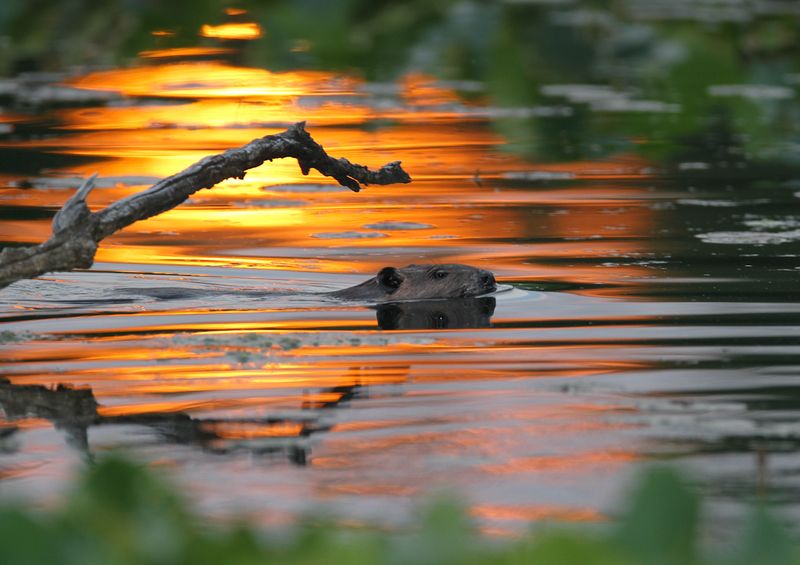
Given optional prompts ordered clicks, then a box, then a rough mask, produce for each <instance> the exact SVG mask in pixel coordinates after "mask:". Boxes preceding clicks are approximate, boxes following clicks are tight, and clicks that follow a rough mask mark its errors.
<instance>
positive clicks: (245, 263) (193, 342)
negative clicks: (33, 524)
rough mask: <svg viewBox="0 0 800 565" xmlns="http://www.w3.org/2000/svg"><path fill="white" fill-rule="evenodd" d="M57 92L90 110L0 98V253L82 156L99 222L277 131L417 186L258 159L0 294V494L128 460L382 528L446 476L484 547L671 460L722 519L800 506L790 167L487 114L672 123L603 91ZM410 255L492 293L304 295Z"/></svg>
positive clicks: (799, 306)
mask: <svg viewBox="0 0 800 565" xmlns="http://www.w3.org/2000/svg"><path fill="white" fill-rule="evenodd" d="M63 84H66V85H68V86H69V87H71V88H78V89H81V90H80V92H84V93H89V94H90V95H91V97H93V98H92V100H91V101H90V102H86V101H85V100H83V101H82V102H81V103H79V104H77V103H68V104H57V105H49V106H45V107H44V109H41V108H40V109H37V110H30V109H29V110H24V109H22V110H15V111H14V112H13V113H12V112H10V111H9V112H7V113H5V114H1V115H0V122H2V125H7V129H6V130H4V131H5V133H4V134H3V135H2V136H1V137H0V219H1V221H0V241H1V242H2V244H3V245H22V244H31V243H36V242H40V241H43V240H44V239H46V238H47V236H48V234H49V231H50V221H51V218H52V216H53V214H54V213H55V211H56V210H57V209H58V208H59V207H60V206H61V204H63V202H64V201H65V200H66V199H67V198H68V197H69V195H70V194H71V193H72V191H73V190H74V189H75V188H76V187H77V186H78V185H79V184H80V182H81V179H82V178H83V177H85V176H88V175H90V174H92V173H94V172H98V173H99V179H98V188H97V189H95V190H94V191H93V192H92V194H91V196H90V205H91V207H92V209H94V210H97V209H100V208H102V207H104V206H106V205H108V204H110V203H111V202H113V201H115V200H117V199H120V198H123V197H125V196H127V195H130V194H133V193H135V192H137V191H139V190H142V189H145V188H147V187H149V186H150V185H151V184H152V183H153V182H155V181H156V180H157V179H159V178H162V177H164V176H167V175H170V174H173V173H175V172H177V171H180V170H181V169H183V168H184V167H186V166H188V165H190V164H191V163H193V162H195V161H196V160H198V159H200V158H202V157H203V156H205V155H208V154H212V153H215V152H220V151H223V150H225V149H227V148H230V147H235V146H239V145H242V144H244V143H246V142H248V141H250V140H251V139H253V138H256V137H259V136H263V135H267V134H271V133H275V132H278V131H282V130H283V129H285V127H286V126H287V125H289V124H291V123H293V122H295V121H299V120H307V122H308V126H307V127H308V130H309V131H310V132H311V133H312V135H313V136H314V137H315V138H316V140H317V141H318V142H320V143H321V144H323V145H324V146H325V148H326V149H327V150H328V151H329V152H330V153H331V154H332V155H334V156H337V157H339V156H343V157H347V158H348V159H350V160H351V161H354V162H358V163H362V164H368V165H370V166H373V167H377V166H380V165H381V164H383V163H385V162H388V161H392V160H396V159H400V160H402V161H403V166H404V167H405V168H406V170H408V171H409V172H410V174H411V175H412V177H413V178H414V182H413V183H412V184H410V185H401V186H387V187H369V188H368V189H367V190H365V191H363V192H361V193H358V194H356V193H352V192H350V191H348V190H346V189H344V188H341V187H337V186H336V185H335V183H333V182H332V181H331V180H330V179H326V178H323V177H321V176H319V175H317V174H314V173H312V175H310V176H308V177H304V176H302V175H301V173H300V171H299V170H298V167H297V164H296V163H295V162H294V161H292V160H281V161H275V162H271V163H267V164H265V165H264V166H262V167H259V168H258V169H255V170H252V171H250V172H249V173H248V174H247V176H246V177H245V178H244V179H241V180H229V181H226V182H224V183H221V184H220V185H218V186H216V187H214V188H213V189H212V190H204V191H202V192H199V193H197V194H195V195H194V196H193V197H192V198H191V199H190V201H188V202H186V203H185V204H183V205H182V206H180V207H178V208H176V209H174V210H172V211H170V212H167V213H165V214H162V215H160V216H158V217H156V218H152V219H149V220H147V221H143V222H139V223H137V224H135V225H133V226H131V227H129V228H127V229H125V230H124V231H122V232H121V233H118V234H116V235H114V236H112V237H110V238H109V239H107V240H105V241H103V242H102V244H101V246H100V248H99V251H98V255H97V262H96V264H95V265H94V267H93V268H92V269H91V270H89V271H84V272H73V273H54V274H50V275H47V276H44V277H41V278H39V279H37V280H32V281H22V282H19V283H16V284H14V285H12V286H11V287H9V288H6V289H4V290H2V291H0V322H2V334H0V337H1V338H2V343H0V359H2V366H0V424H1V425H2V427H0V432H2V434H3V437H2V439H1V440H0V478H1V480H0V495H2V496H5V497H16V496H23V495H24V496H30V497H33V498H34V499H35V500H36V501H37V502H38V503H41V504H47V503H49V502H52V500H53V499H55V498H57V497H58V496H59V494H60V493H61V491H62V488H63V486H64V484H65V482H66V481H67V479H68V477H69V476H71V473H72V471H73V470H74V469H75V468H76V467H79V466H81V465H83V464H84V463H85V462H86V461H91V460H93V459H94V458H95V457H96V456H98V455H100V454H102V453H105V452H108V451H110V450H115V449H124V450H125V451H126V452H128V453H131V454H133V455H134V456H135V457H136V458H138V459H140V460H143V461H147V462H150V463H152V464H153V465H154V466H158V467H164V468H168V469H169V470H170V471H171V472H172V473H173V474H174V475H175V477H176V478H177V480H178V481H179V482H180V483H181V484H182V485H183V486H185V487H186V488H187V489H188V491H189V492H190V493H191V496H192V498H193V499H194V500H195V502H196V504H197V505H198V506H199V507H200V508H202V509H203V511H205V512H206V513H208V514H209V515H212V516H230V515H239V514H243V513H244V514H248V515H251V516H253V517H255V518H256V519H258V520H259V521H260V522H262V523H264V524H287V523H291V522H292V521H293V520H295V519H296V518H297V517H298V516H299V515H300V514H302V513H303V512H306V511H308V510H309V509H311V508H324V509H327V510H328V511H330V512H331V513H332V514H333V515H334V516H336V517H337V518H338V519H340V520H342V521H343V522H346V523H350V524H376V523H377V524H382V525H387V526H394V525H398V524H403V523H405V522H406V521H407V520H408V519H409V516H410V515H411V514H410V511H411V509H413V508H414V506H415V505H416V504H417V501H418V500H419V497H420V496H421V495H424V494H427V493H430V492H436V491H439V490H442V489H452V490H455V491H457V492H458V493H459V494H460V495H461V496H463V497H464V498H465V500H466V501H467V502H468V504H469V505H470V508H471V512H472V514H473V515H474V517H475V518H476V519H477V520H478V522H479V524H480V525H481V527H482V528H483V529H484V530H485V531H487V532H491V533H500V534H506V533H510V532H519V531H521V530H523V529H524V528H526V527H527V525H528V524H529V523H530V521H536V520H544V519H557V520H567V521H597V520H602V519H604V518H605V517H606V516H609V515H613V513H614V512H615V509H616V507H617V506H616V502H617V500H618V498H619V496H620V494H621V492H622V490H623V489H624V487H625V485H626V483H627V481H628V478H629V477H630V475H631V474H632V473H635V472H636V471H637V470H638V469H639V468H640V467H641V466H642V465H645V464H647V462H648V461H651V460H652V459H654V458H655V459H660V458H668V459H673V460H678V461H680V462H681V464H683V465H684V466H686V467H688V468H690V469H691V471H692V472H693V475H692V476H693V477H694V479H695V480H696V482H697V484H698V485H700V487H701V488H702V489H703V490H704V491H705V492H706V493H708V494H709V495H710V498H711V500H712V502H713V503H714V508H715V511H716V512H718V513H719V514H720V515H722V516H734V517H735V516H737V515H739V513H740V512H741V504H742V503H743V502H744V501H748V500H752V499H754V498H756V497H757V496H766V497H768V498H769V499H772V500H775V501H778V502H781V503H782V504H783V506H784V507H785V510H786V512H788V513H791V514H797V513H798V510H800V507H798V506H797V504H796V500H797V499H796V496H795V492H796V489H797V488H798V486H800V485H799V484H798V476H800V474H799V473H800V460H799V459H798V457H797V456H796V450H797V444H798V438H800V427H798V424H797V420H798V415H800V395H799V394H798V390H800V389H798V388H797V382H796V381H797V376H798V367H800V361H798V359H800V358H799V357H798V353H800V337H799V336H800V333H798V328H799V327H800V301H798V298H800V297H799V296H798V290H797V284H796V281H797V275H798V269H799V268H800V263H799V262H798V253H800V243H798V242H799V241H800V219H798V218H800V215H798V212H800V209H799V208H800V207H798V195H800V193H798V190H800V184H798V180H797V179H798V177H797V176H795V175H794V173H793V172H792V170H791V169H773V170H770V171H766V170H764V169H763V168H760V167H759V166H758V165H757V164H754V162H753V161H751V160H748V159H745V158H741V159H738V158H734V157H731V155H734V156H735V155H736V152H735V151H730V149H731V148H732V147H733V148H735V144H733V142H730V143H729V141H730V140H727V141H726V140H724V139H718V140H717V146H716V147H715V149H716V150H718V151H715V152H712V151H710V150H709V149H708V147H707V146H700V147H697V146H693V145H692V144H691V143H690V142H687V143H686V146H685V147H684V149H685V153H686V158H683V159H679V160H665V159H658V158H655V157H652V158H650V157H648V156H647V155H646V152H642V151H638V150H637V146H638V145H641V144H645V143H646V144H649V145H650V146H652V147H658V146H659V144H668V143H673V140H672V138H669V137H667V135H666V133H665V132H661V133H663V135H664V137H659V135H661V133H660V131H659V130H657V129H655V130H653V132H652V135H651V137H649V138H647V139H641V138H637V139H627V140H625V143H620V144H619V147H618V149H615V150H612V151H604V152H603V154H602V155H599V156H597V157H596V158H593V157H591V156H587V157H585V158H583V157H582V158H580V159H575V158H573V159H564V160H558V159H549V158H546V157H537V156H535V155H534V156H531V155H527V156H525V157H523V156H521V153H520V152H519V151H517V152H514V151H511V150H510V149H513V148H514V147H515V146H516V145H519V144H525V143H528V142H530V141H531V140H529V139H526V138H525V137H524V136H522V137H520V136H519V135H518V136H517V137H514V136H511V137H509V136H508V135H501V132H502V130H503V127H499V126H498V124H501V125H502V123H504V120H512V121H513V120H534V121H535V123H537V124H539V126H540V127H541V128H543V129H545V130H549V131H553V132H557V131H559V130H563V131H568V130H569V128H570V127H571V126H570V124H571V123H572V120H573V119H574V117H575V116H576V115H577V114H579V113H582V112H586V111H590V112H593V113H594V115H595V116H599V118H598V119H600V120H607V121H609V122H611V123H613V121H614V120H615V119H623V118H618V116H623V117H624V116H627V117H629V116H630V115H631V114H636V115H641V114H644V115H656V114H660V113H679V112H681V111H682V108H681V107H680V106H675V105H674V104H672V103H671V102H666V101H659V100H638V101H637V99H636V97H635V96H632V95H630V94H629V93H622V92H619V91H618V90H615V89H613V88H611V87H598V86H597V85H594V86H592V85H575V84H543V85H541V86H540V93H541V104H537V105H530V106H524V107H503V108H497V107H493V106H491V104H490V103H489V102H488V101H487V100H485V99H483V98H481V97H477V98H476V97H475V96H466V95H465V93H464V92H463V89H464V88H465V87H470V88H472V87H474V85H469V84H466V85H465V84H459V83H444V82H437V81H435V80H434V79H432V78H430V77H426V76H422V75H410V76H408V77H406V78H405V79H404V80H402V81H400V82H396V83H369V82H365V81H363V80H362V79H358V78H355V77H354V76H349V75H337V74H332V73H327V72H321V71H314V72H312V71H297V72H282V73H274V72H269V71H266V70H263V69H256V68H248V67H243V66H241V65H238V64H236V63H234V62H233V61H232V60H231V59H230V58H229V57H227V56H226V54H225V52H224V50H223V51H222V52H221V54H220V52H216V51H213V50H200V51H191V52H188V54H187V52H186V51H177V52H171V51H152V52H148V53H146V54H143V57H142V58H141V59H140V60H139V61H137V62H136V63H135V64H134V65H133V66H132V67H130V68H119V69H110V70H103V71H96V72H88V73H83V74H79V75H71V76H70V77H69V78H67V79H64V81H63ZM747 92H749V91H747ZM747 92H745V94H747ZM716 94H717V95H719V96H738V95H741V92H739V93H737V92H733V93H731V90H730V88H728V89H727V90H725V89H723V90H720V91H718V92H717V93H716ZM587 143H588V142H587ZM760 149H764V150H768V149H770V147H768V146H764V147H761V148H760ZM433 262H458V263H467V264H471V265H474V266H477V267H481V268H484V269H489V270H491V271H493V272H494V273H495V274H496V276H497V278H498V280H499V281H500V283H502V285H503V288H502V291H501V292H497V293H495V294H494V295H493V296H490V297H485V298H481V299H475V300H466V301H460V302H458V301H456V302H455V303H453V302H449V301H432V302H427V303H424V304H414V303H408V304H401V305H396V306H393V307H390V308H386V307H384V308H376V307H374V306H371V305H368V304H358V303H346V302H341V301H336V300H334V299H331V298H329V297H326V296H324V295H321V294H320V293H323V292H326V291H331V290H335V289H339V288H343V287H346V286H349V285H352V284H356V283H358V282H360V281H362V280H364V279H365V278H367V277H369V276H372V275H373V274H374V273H375V272H376V271H377V270H378V269H379V268H381V267H383V266H386V265H396V266H401V265H405V264H410V263H433Z"/></svg>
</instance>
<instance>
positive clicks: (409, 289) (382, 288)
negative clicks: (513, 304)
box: [328, 263, 497, 302]
mask: <svg viewBox="0 0 800 565" xmlns="http://www.w3.org/2000/svg"><path fill="white" fill-rule="evenodd" d="M495 290H497V284H496V283H495V280H494V275H493V274H492V273H490V272H489V271H484V270H483V269H478V268H477V267H470V266H469V265H459V264H456V263H450V264H442V265H408V266H406V267H401V268H395V267H384V268H383V269H381V270H380V271H379V272H378V274H377V275H376V276H374V277H372V278H371V279H369V280H368V281H365V282H363V283H361V284H358V285H356V286H352V287H350V288H345V289H344V290H337V291H335V292H330V293H328V294H329V296H333V297H335V298H341V299H344V300H363V301H370V302H394V301H398V300H424V299H433V298H467V297H471V296H480V295H482V294H488V293H490V292H494V291H495Z"/></svg>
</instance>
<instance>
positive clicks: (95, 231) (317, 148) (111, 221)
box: [0, 122, 411, 288]
mask: <svg viewBox="0 0 800 565" xmlns="http://www.w3.org/2000/svg"><path fill="white" fill-rule="evenodd" d="M283 157H293V158H295V159H297V162H298V164H299V165H300V170H301V171H302V173H303V174H304V175H307V174H308V173H309V171H310V170H311V169H316V170H318V171H319V172H320V173H322V174H323V175H325V176H328V177H332V178H334V179H335V180H336V181H337V182H339V184H341V185H342V186H345V187H347V188H349V189H350V190H352V191H354V192H358V191H359V190H361V185H362V184H363V185H369V184H381V185H385V184H395V183H408V182H411V177H409V176H408V174H407V173H406V172H405V171H404V170H403V168H402V167H401V166H400V161H393V162H391V163H388V164H386V165H384V166H383V167H381V168H380V169H378V170H377V171H373V170H370V169H368V168H367V167H365V166H363V165H357V164H355V163H351V162H350V161H348V160H347V159H345V158H340V159H335V158H333V157H331V156H329V155H328V154H327V153H326V152H325V149H323V147H322V146H321V145H320V144H319V143H317V142H316V141H314V139H313V138H312V137H311V135H309V134H308V132H306V130H305V122H299V123H296V124H294V125H292V126H291V127H289V128H288V129H287V130H286V131H284V132H281V133H278V134H275V135H267V136H264V137H260V138H258V139H254V140H253V141H251V142H250V143H248V144H246V145H244V146H242V147H237V148H235V149H229V150H227V151H225V152H224V153H220V154H218V155H210V156H208V157H205V158H203V159H201V160H200V161H198V162H197V163H195V164H194V165H191V166H190V167H188V168H187V169H185V170H183V171H181V172H180V173H177V174H175V175H172V176H171V177H167V178H165V179H162V180H161V181H159V182H158V183H156V184H155V185H153V186H152V187H150V188H148V189H147V190H145V191H142V192H139V193H137V194H134V195H131V196H129V197H127V198H123V199H122V200H119V201H117V202H114V203H113V204H111V205H110V206H108V207H107V208H104V209H103V210H99V211H97V212H90V211H89V208H88V206H87V205H86V197H87V195H88V193H89V191H90V190H91V189H92V187H93V186H94V178H95V177H91V178H89V179H88V180H87V181H86V182H84V184H83V185H82V186H81V187H80V188H79V189H78V191H77V192H76V193H75V194H74V195H73V196H72V198H70V199H69V200H68V201H67V203H66V204H64V207H63V208H62V209H61V210H59V212H58V213H57V214H56V216H55V218H53V234H52V235H51V236H50V238H49V239H48V240H47V241H45V242H44V243H42V244H40V245H35V246H29V247H17V248H6V249H4V250H3V251H2V253H0V288H3V287H5V286H8V285H9V284H11V283H12V282H14V281H18V280H21V279H29V278H34V277H37V276H39V275H42V274H44V273H48V272H52V271H71V270H73V269H88V268H89V267H91V266H92V263H93V262H94V256H95V252H96V251H97V244H98V242H100V240H102V239H104V238H106V237H108V236H110V235H111V234H113V233H115V232H117V231H119V230H121V229H123V228H124V227H126V226H129V225H131V224H132V223H134V222H137V221H139V220H144V219H146V218H150V217H151V216H156V215H158V214H161V213H162V212H166V211H167V210H171V209H172V208H174V207H175V206H177V205H179V204H181V203H182V202H184V201H185V200H186V199H187V198H189V196H191V195H192V194H194V193H195V192H197V191H198V190H201V189H204V188H211V187H213V186H214V185H216V184H218V183H220V182H222V181H223V180H225V179H229V178H244V176H245V173H246V171H247V170H248V169H252V168H254V167H258V166H259V165H261V164H262V163H264V161H272V160H273V159H280V158H283Z"/></svg>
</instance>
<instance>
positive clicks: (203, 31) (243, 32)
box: [200, 22, 263, 40]
mask: <svg viewBox="0 0 800 565" xmlns="http://www.w3.org/2000/svg"><path fill="white" fill-rule="evenodd" d="M200 35H202V36H203V37H214V38H217V39H239V40H248V39H258V38H259V37H261V36H262V35H263V32H262V31H261V26H260V25H258V24H257V23H255V22H241V23H227V24H219V25H210V24H205V25H203V27H201V28H200Z"/></svg>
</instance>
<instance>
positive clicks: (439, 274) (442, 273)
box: [433, 271, 448, 279]
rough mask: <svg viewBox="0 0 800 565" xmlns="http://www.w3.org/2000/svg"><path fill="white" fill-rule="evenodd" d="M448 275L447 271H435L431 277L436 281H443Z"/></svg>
mask: <svg viewBox="0 0 800 565" xmlns="http://www.w3.org/2000/svg"><path fill="white" fill-rule="evenodd" d="M447 275H448V272H447V271H435V272H434V273H433V277H434V278H436V279H443V278H445V277H446V276H447Z"/></svg>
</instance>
